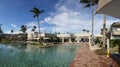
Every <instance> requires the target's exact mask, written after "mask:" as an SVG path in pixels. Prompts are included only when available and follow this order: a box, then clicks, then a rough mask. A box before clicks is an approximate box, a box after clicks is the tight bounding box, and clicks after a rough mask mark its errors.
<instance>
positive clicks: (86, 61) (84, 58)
mask: <svg viewBox="0 0 120 67" xmlns="http://www.w3.org/2000/svg"><path fill="white" fill-rule="evenodd" d="M70 67H119V66H118V64H117V63H116V62H115V61H113V60H112V59H111V58H107V57H106V55H104V56H100V55H96V54H95V53H94V51H90V49H89V45H87V44H83V46H82V47H81V48H80V50H79V52H78V54H77V55H76V56H75V58H74V60H73V61H72V63H71V64H70Z"/></svg>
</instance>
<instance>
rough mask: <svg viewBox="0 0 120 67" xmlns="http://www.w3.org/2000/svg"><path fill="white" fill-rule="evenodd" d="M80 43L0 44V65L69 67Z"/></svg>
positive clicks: (4, 66) (7, 66)
mask: <svg viewBox="0 0 120 67" xmlns="http://www.w3.org/2000/svg"><path fill="white" fill-rule="evenodd" d="M79 49H80V45H59V46H52V47H47V48H40V47H39V46H35V45H29V44H28V45H21V44H9V45H7V44H4V45H3V44H0V67H69V65H70V63H71V62H72V60H73V58H74V57H75V55H76V53H77V52H78V50H79Z"/></svg>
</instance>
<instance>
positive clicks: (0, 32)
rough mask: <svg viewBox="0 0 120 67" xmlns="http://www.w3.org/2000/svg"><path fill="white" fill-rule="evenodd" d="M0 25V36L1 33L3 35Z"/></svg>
mask: <svg viewBox="0 0 120 67" xmlns="http://www.w3.org/2000/svg"><path fill="white" fill-rule="evenodd" d="M1 25H2V24H0V34H2V33H3V31H2V29H1Z"/></svg>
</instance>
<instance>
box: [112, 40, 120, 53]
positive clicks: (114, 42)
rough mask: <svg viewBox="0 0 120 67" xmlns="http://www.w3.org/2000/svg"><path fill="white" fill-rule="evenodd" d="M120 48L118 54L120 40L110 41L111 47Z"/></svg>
mask: <svg viewBox="0 0 120 67" xmlns="http://www.w3.org/2000/svg"><path fill="white" fill-rule="evenodd" d="M116 46H118V52H119V53H120V39H112V40H110V47H112V48H113V47H116Z"/></svg>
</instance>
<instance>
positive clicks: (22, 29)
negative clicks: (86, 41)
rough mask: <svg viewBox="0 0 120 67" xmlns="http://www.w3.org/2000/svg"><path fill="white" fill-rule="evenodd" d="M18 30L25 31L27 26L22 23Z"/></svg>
mask: <svg viewBox="0 0 120 67" xmlns="http://www.w3.org/2000/svg"><path fill="white" fill-rule="evenodd" d="M20 31H22V32H23V33H25V32H26V31H27V27H26V26H25V25H22V26H21V30H20Z"/></svg>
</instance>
